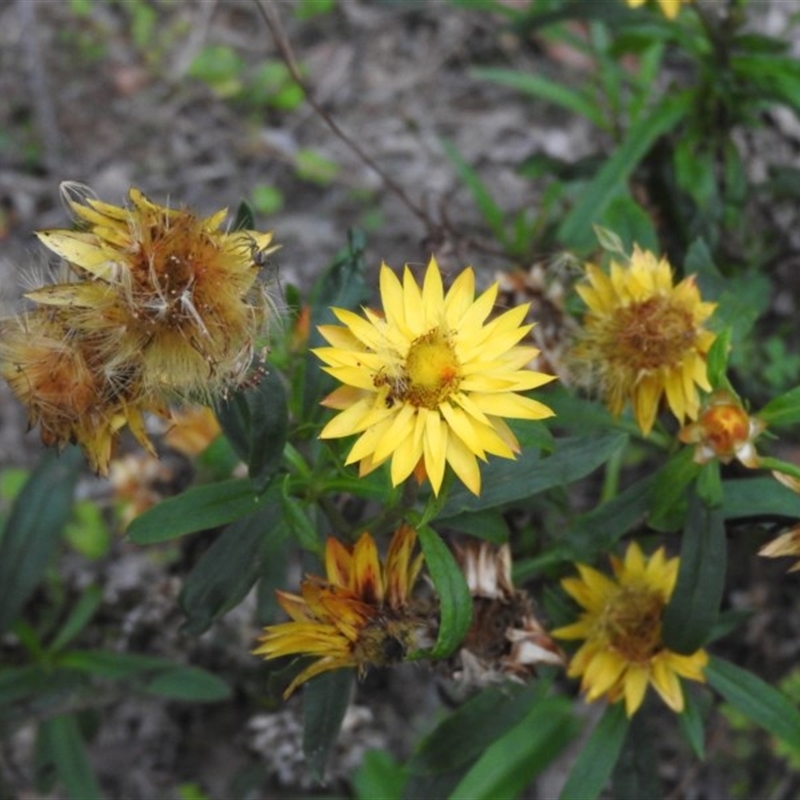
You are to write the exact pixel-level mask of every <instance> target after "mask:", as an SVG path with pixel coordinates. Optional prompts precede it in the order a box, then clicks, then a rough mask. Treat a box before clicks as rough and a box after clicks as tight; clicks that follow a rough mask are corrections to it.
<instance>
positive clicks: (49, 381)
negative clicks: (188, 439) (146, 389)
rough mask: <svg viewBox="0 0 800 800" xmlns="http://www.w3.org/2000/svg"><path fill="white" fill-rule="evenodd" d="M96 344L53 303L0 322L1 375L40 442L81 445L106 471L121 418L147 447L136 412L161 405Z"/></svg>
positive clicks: (163, 411) (92, 463) (136, 376)
mask: <svg viewBox="0 0 800 800" xmlns="http://www.w3.org/2000/svg"><path fill="white" fill-rule="evenodd" d="M101 350H102V347H101V344H100V343H98V341H97V340H96V339H95V338H93V337H82V336H79V335H77V334H76V332H75V331H73V330H71V329H70V327H69V324H68V321H67V320H66V319H65V316H64V314H63V313H62V312H61V311H60V309H55V310H51V309H46V308H37V309H34V310H32V311H30V312H29V313H27V314H25V315H23V316H21V317H19V318H18V319H17V320H16V321H15V322H14V323H10V324H7V325H5V326H4V327H3V330H2V333H1V334H0V375H2V376H3V378H5V380H6V381H7V382H8V384H9V386H10V387H11V391H12V392H13V393H14V395H15V396H16V397H17V399H18V400H19V401H20V402H21V403H22V404H23V405H24V406H25V408H26V409H27V411H28V424H29V425H30V427H34V426H36V425H39V427H40V431H41V437H42V441H43V442H44V443H45V444H46V445H55V446H58V447H63V446H64V445H66V444H68V443H70V442H73V443H75V444H78V445H80V447H81V448H82V449H83V451H84V453H85V454H86V457H87V460H88V461H89V464H90V466H91V467H92V469H94V470H95V471H96V472H99V473H101V474H103V475H105V474H106V473H107V472H108V462H109V459H110V458H111V447H112V444H113V441H114V439H115V437H116V436H117V434H118V432H119V431H120V429H121V428H123V427H124V426H125V425H126V424H127V425H128V426H129V427H130V429H131V431H132V432H133V435H134V436H135V437H136V439H137V440H138V441H139V443H140V444H141V445H142V446H143V447H144V448H145V449H147V450H148V452H150V453H153V454H154V450H153V447H152V445H151V444H150V441H149V439H148V438H147V433H146V431H145V426H144V420H143V418H142V414H143V412H144V411H153V412H155V413H159V414H162V415H166V414H167V411H166V409H165V408H164V407H163V406H162V405H161V404H159V403H158V402H157V401H155V400H152V399H150V400H148V399H147V398H145V396H144V395H143V393H142V390H141V382H140V376H139V374H138V373H137V371H136V370H135V368H131V367H126V366H125V365H120V364H117V365H110V364H107V363H106V361H105V360H104V357H103V354H102V352H101Z"/></svg>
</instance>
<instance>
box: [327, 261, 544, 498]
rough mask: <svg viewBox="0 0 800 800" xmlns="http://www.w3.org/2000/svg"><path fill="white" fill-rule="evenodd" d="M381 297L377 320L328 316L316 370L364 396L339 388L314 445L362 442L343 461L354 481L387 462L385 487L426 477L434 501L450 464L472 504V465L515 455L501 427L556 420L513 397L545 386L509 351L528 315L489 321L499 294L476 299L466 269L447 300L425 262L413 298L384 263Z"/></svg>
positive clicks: (521, 350) (519, 352)
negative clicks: (350, 439) (349, 439)
mask: <svg viewBox="0 0 800 800" xmlns="http://www.w3.org/2000/svg"><path fill="white" fill-rule="evenodd" d="M380 291H381V299H382V301H383V309H384V315H381V314H379V313H377V312H373V311H369V310H365V311H364V315H363V316H361V315H358V314H354V313H353V312H351V311H346V310H344V309H333V311H334V314H335V315H336V317H337V319H338V320H339V321H340V322H341V323H342V325H343V326H344V327H343V328H336V327H332V326H322V327H320V329H319V330H320V333H321V334H322V336H323V337H324V338H325V339H326V340H327V341H328V343H329V344H330V345H331V346H330V347H321V348H318V349H317V350H315V351H314V352H315V354H316V355H317V356H318V357H319V358H320V359H321V360H322V361H323V362H324V364H325V367H323V368H324V369H325V371H326V372H328V373H329V374H331V375H332V376H333V377H335V378H336V379H337V380H339V381H341V382H342V383H343V384H345V386H346V387H349V388H350V389H355V390H358V391H359V392H361V393H363V394H361V395H355V394H353V393H347V394H343V393H341V390H337V391H336V392H334V393H332V394H331V395H329V397H328V398H326V400H325V405H327V406H329V407H331V408H336V409H338V410H339V411H340V413H339V414H338V415H337V416H336V417H334V418H333V420H331V421H330V422H329V423H328V424H327V425H326V426H325V427H324V428H323V430H322V432H321V433H320V437H321V438H323V439H331V438H339V437H342V436H347V435H353V434H361V436H360V437H359V438H358V439H357V441H356V442H355V444H354V445H353V446H352V448H351V450H350V453H349V454H348V456H347V459H346V463H348V464H353V463H359V470H360V473H361V474H362V475H363V474H366V473H368V472H370V471H371V470H373V469H375V468H376V467H377V466H379V465H380V464H382V463H384V462H386V461H389V460H391V469H390V474H391V479H392V483H393V484H394V485H397V484H398V483H400V482H402V481H404V480H406V479H407V478H408V477H409V476H410V475H411V474H412V473H415V474H417V475H418V476H419V475H420V474H424V475H426V476H427V478H428V480H429V481H430V483H431V486H432V487H433V491H434V492H435V493H436V494H438V492H439V490H440V488H441V485H442V481H443V480H444V472H445V466H446V465H447V464H449V465H450V467H451V468H452V470H453V471H454V472H455V474H456V475H457V476H458V477H459V479H460V480H461V481H462V482H463V483H464V484H465V485H467V486H468V487H469V489H470V490H471V491H472V492H474V493H475V494H478V493H479V492H480V486H481V480H480V470H479V468H478V464H477V460H476V457H477V458H480V459H482V460H485V458H486V454H487V453H489V454H491V455H496V456H500V457H504V458H513V457H514V454H515V453H516V452H518V451H519V445H518V443H517V440H516V438H515V437H514V435H513V434H512V433H511V431H510V429H509V428H508V426H507V425H506V424H505V422H503V420H502V418H504V417H509V418H517V419H544V418H545V417H549V416H552V413H553V412H552V411H551V410H550V409H549V408H548V407H547V406H546V405H544V404H542V403H540V402H538V401H536V400H532V399H530V398H528V397H524V396H523V395H521V394H519V392H522V391H527V390H529V389H534V388H537V387H539V386H541V385H543V384H545V383H547V382H549V381H551V380H553V376H551V375H545V374H543V373H538V372H533V371H531V370H528V369H525V366H526V365H527V364H528V363H529V362H530V360H531V359H532V358H534V357H535V356H536V355H537V354H538V350H536V348H533V347H530V346H521V345H519V344H518V342H519V341H520V340H521V339H523V338H524V337H525V336H526V335H527V334H528V332H529V331H530V329H531V327H532V326H531V325H526V324H523V322H524V319H525V316H526V313H527V306H521V307H518V308H514V309H511V310H510V311H506V312H504V313H502V314H501V315H500V316H498V317H497V318H496V319H494V320H492V321H490V322H488V323H486V320H487V318H488V317H489V315H490V314H491V312H492V309H493V307H494V303H495V300H496V298H497V291H498V287H497V284H494V285H492V286H491V287H490V288H489V289H487V290H486V291H485V292H483V293H482V294H481V295H480V296H479V297H477V298H476V297H475V276H474V273H473V271H472V270H471V269H470V268H467V269H466V270H464V271H463V272H462V273H461V274H460V275H459V276H458V277H457V278H456V279H455V281H454V282H453V284H452V285H451V287H450V289H449V291H447V292H445V291H444V287H443V284H442V277H441V274H440V272H439V267H438V265H437V264H436V261H435V259H433V258H431V260H430V263H429V264H428V268H427V270H426V273H425V277H424V279H423V283H422V287H421V288H420V286H419V285H418V284H417V282H416V281H415V279H414V276H413V275H412V273H411V270H410V269H409V268H408V267H406V268H405V269H404V271H403V276H402V280H401V279H399V278H398V277H397V276H396V275H395V274H394V273H393V272H392V271H391V270H390V269H389V268H388V267H387V266H386V265H385V264H383V265H382V266H381V273H380ZM345 398H346V399H345Z"/></svg>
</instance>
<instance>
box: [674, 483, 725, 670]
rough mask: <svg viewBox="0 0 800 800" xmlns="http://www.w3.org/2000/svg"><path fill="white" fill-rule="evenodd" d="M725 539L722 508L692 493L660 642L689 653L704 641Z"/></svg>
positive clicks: (713, 613) (717, 598)
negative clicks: (675, 577)
mask: <svg viewBox="0 0 800 800" xmlns="http://www.w3.org/2000/svg"><path fill="white" fill-rule="evenodd" d="M726 556H727V542H726V540H725V523H724V522H723V516H722V509H721V508H719V507H716V508H709V507H708V506H707V505H706V504H705V503H704V502H703V501H702V500H701V499H700V498H699V496H698V495H697V494H696V493H694V492H692V493H691V494H690V497H689V508H688V511H687V515H686V526H685V527H684V530H683V540H682V542H681V554H680V567H679V570H678V580H677V584H676V586H675V590H674V592H673V593H672V598H671V599H670V601H669V604H668V605H667V608H666V610H665V612H664V629H663V637H664V643H665V644H666V646H667V647H668V648H669V649H670V650H673V651H675V652H676V653H683V654H686V655H689V654H691V653H694V652H695V651H697V650H698V649H699V648H700V647H702V646H703V644H705V642H706V641H707V639H708V637H709V636H710V634H711V629H712V627H713V626H714V623H715V622H716V620H717V616H718V614H719V607H720V602H721V600H722V591H723V588H724V585H725V562H726Z"/></svg>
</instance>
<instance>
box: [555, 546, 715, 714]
mask: <svg viewBox="0 0 800 800" xmlns="http://www.w3.org/2000/svg"><path fill="white" fill-rule="evenodd" d="M678 561H679V560H678V559H677V558H671V559H669V560H667V559H666V558H665V556H664V549H663V548H659V549H658V550H657V551H656V552H655V553H654V554H653V555H652V556H651V557H650V558H645V557H644V555H643V554H642V551H641V549H640V548H639V545H637V544H636V543H635V542H632V543H631V544H630V545H629V546H628V549H627V551H626V553H625V558H624V560H620V559H618V558H616V557H614V556H612V557H611V564H612V567H613V570H614V578H609V577H607V576H605V575H603V574H602V573H600V572H598V571H597V570H595V569H592V567H588V566H586V565H585V564H578V565H577V567H578V572H579V573H580V578H565V579H564V580H563V581H562V582H561V583H562V586H563V587H564V589H565V591H566V592H567V594H569V595H570V597H572V598H573V599H574V600H576V601H577V602H578V604H579V605H581V606H582V607H583V608H584V609H585V610H584V612H583V613H582V614H581V616H580V618H579V620H578V621H577V622H575V623H573V624H572V625H567V626H565V627H562V628H558V629H557V630H555V631H553V636H556V637H559V638H561V639H584V640H585V641H584V643H583V644H582V645H581V647H580V648H579V649H578V651H577V652H576V653H575V655H574V656H573V657H572V660H571V661H570V664H569V668H568V670H567V674H568V675H569V676H570V677H571V678H577V677H580V676H583V677H582V682H581V689H582V691H584V692H585V693H586V699H587V700H588V701H589V702H592V701H594V700H597V699H598V698H599V697H601V696H603V695H605V696H606V697H607V699H608V700H609V702H612V703H616V702H618V701H620V700H622V699H624V700H625V711H626V713H627V715H628V716H629V717H631V716H633V714H634V713H635V712H636V710H637V709H638V708H639V706H640V705H641V704H642V700H643V699H644V695H645V691H646V690H647V686H648V684H652V686H653V688H655V690H656V691H657V692H658V694H659V695H660V696H661V698H662V699H663V700H664V702H665V703H666V704H667V705H668V706H669V707H670V708H671V709H672V710H673V711H675V712H680V711H682V710H683V703H684V700H683V691H682V689H681V684H680V681H679V679H678V678H679V676H681V677H684V678H689V679H690V680H694V681H705V678H704V676H703V668H704V667H705V666H706V664H707V663H708V655H707V654H706V652H705V650H698V651H697V652H695V653H692V655H689V656H685V655H679V654H678V653H673V652H672V651H671V650H668V649H667V648H666V647H665V646H664V643H663V642H662V640H661V621H662V617H663V613H664V608H665V607H666V605H667V603H668V601H669V599H670V596H671V595H672V592H673V590H674V588H675V581H676V579H677V576H678Z"/></svg>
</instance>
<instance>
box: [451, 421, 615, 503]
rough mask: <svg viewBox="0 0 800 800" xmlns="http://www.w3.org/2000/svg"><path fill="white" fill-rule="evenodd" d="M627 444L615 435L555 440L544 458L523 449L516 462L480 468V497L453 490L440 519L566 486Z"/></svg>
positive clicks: (500, 461) (498, 462)
mask: <svg viewBox="0 0 800 800" xmlns="http://www.w3.org/2000/svg"><path fill="white" fill-rule="evenodd" d="M627 441H628V437H627V434H624V433H619V432H617V431H613V432H611V433H605V434H600V435H597V436H580V437H574V438H572V437H566V438H563V439H556V440H555V451H554V452H553V454H552V455H550V456H547V457H546V458H543V457H542V455H541V453H539V451H538V450H535V449H530V448H525V447H524V446H523V448H522V452H521V453H520V455H519V456H518V457H517V459H516V460H513V461H512V460H510V459H505V458H503V459H499V458H497V459H490V461H489V463H488V464H486V465H485V466H484V465H481V484H482V488H481V493H480V495H479V496H477V497H476V496H475V495H473V494H472V493H471V492H470V491H469V489H467V488H466V487H465V486H462V485H461V484H459V485H458V486H455V487H454V488H453V491H452V492H451V493H450V496H449V497H448V499H447V503H446V504H445V506H444V508H443V509H442V512H441V514H440V518H445V517H454V516H456V515H458V514H462V513H464V512H466V511H478V510H481V509H486V508H494V507H496V506H499V505H502V504H504V503H511V502H514V501H515V500H522V499H524V498H527V497H532V496H533V495H535V494H537V493H538V492H542V491H544V490H545V489H550V488H551V487H553V486H567V485H568V484H570V483H573V482H575V481H577V480H579V479H580V478H584V477H585V476H586V475H588V474H589V473H591V472H594V470H596V469H597V468H598V467H599V466H601V465H602V464H604V463H605V462H606V461H608V459H609V458H611V456H612V455H614V453H616V452H617V451H618V450H619V449H620V448H622V447H624V446H625V444H626V443H627Z"/></svg>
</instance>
